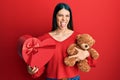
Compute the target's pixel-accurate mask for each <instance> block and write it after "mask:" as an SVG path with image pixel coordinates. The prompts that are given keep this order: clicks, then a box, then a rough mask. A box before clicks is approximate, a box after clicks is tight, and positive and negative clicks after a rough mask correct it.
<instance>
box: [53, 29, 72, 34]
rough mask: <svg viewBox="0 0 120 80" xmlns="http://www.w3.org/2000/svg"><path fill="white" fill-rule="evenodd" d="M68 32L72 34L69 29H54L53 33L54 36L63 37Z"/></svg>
mask: <svg viewBox="0 0 120 80" xmlns="http://www.w3.org/2000/svg"><path fill="white" fill-rule="evenodd" d="M70 32H73V31H72V30H70V29H64V30H61V29H56V30H55V31H54V32H53V33H55V34H56V35H64V34H68V33H70Z"/></svg>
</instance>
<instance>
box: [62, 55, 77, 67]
mask: <svg viewBox="0 0 120 80" xmlns="http://www.w3.org/2000/svg"><path fill="white" fill-rule="evenodd" d="M64 63H65V64H66V65H67V66H74V65H75V63H76V60H75V58H69V57H66V58H65V59H64Z"/></svg>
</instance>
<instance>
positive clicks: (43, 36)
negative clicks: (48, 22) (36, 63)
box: [38, 33, 49, 40]
mask: <svg viewBox="0 0 120 80" xmlns="http://www.w3.org/2000/svg"><path fill="white" fill-rule="evenodd" d="M47 38H49V33H44V34H42V35H40V36H39V37H38V39H40V40H44V39H47Z"/></svg>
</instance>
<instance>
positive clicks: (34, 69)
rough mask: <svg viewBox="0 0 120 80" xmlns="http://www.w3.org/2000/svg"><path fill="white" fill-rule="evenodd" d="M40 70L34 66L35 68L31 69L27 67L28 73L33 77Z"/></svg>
mask: <svg viewBox="0 0 120 80" xmlns="http://www.w3.org/2000/svg"><path fill="white" fill-rule="evenodd" d="M38 70H39V68H37V67H36V66H34V67H33V68H32V67H30V66H27V71H28V73H29V74H31V75H32V74H35V73H37V72H38Z"/></svg>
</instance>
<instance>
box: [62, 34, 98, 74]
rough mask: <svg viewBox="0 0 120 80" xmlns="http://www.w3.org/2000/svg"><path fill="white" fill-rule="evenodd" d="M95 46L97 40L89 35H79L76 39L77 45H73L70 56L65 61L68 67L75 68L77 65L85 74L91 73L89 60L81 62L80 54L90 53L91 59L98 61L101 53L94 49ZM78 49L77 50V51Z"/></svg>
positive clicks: (69, 49)
mask: <svg viewBox="0 0 120 80" xmlns="http://www.w3.org/2000/svg"><path fill="white" fill-rule="evenodd" d="M94 44H95V40H94V39H93V37H92V36H90V35H89V34H79V35H77V37H76V43H73V44H71V45H70V46H69V47H68V49H67V52H68V56H67V57H66V58H65V59H64V62H65V64H66V65H67V66H74V65H75V64H77V66H78V68H79V69H80V70H81V71H83V72H89V71H90V69H91V67H90V65H89V64H88V60H87V58H86V59H84V60H80V59H79V57H80V55H79V52H81V53H84V52H85V51H88V52H89V57H91V58H92V59H94V60H96V59H98V57H99V53H98V52H97V51H96V50H95V49H94V48H92V46H93V45H94ZM76 48H77V49H76Z"/></svg>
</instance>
